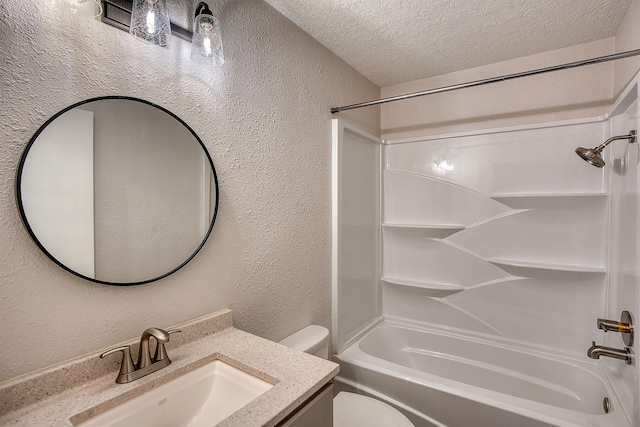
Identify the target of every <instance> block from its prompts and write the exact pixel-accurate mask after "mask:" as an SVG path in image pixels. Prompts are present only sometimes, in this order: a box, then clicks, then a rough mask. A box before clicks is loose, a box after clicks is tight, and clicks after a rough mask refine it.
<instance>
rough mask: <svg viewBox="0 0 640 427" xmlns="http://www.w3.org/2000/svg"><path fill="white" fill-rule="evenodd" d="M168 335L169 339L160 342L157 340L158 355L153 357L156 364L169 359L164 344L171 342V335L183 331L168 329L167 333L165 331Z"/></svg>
mask: <svg viewBox="0 0 640 427" xmlns="http://www.w3.org/2000/svg"><path fill="white" fill-rule="evenodd" d="M164 332H166V333H167V339H166V340H158V339H157V338H156V340H157V341H158V342H157V345H156V353H155V354H154V355H153V361H154V362H159V361H160V360H164V359H167V357H168V356H167V350H166V349H165V348H164V343H166V342H168V341H169V340H170V336H171V334H175V333H178V332H182V330H181V329H178V328H172V329H167V330H166V331H164Z"/></svg>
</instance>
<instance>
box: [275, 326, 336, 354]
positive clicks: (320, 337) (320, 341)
mask: <svg viewBox="0 0 640 427" xmlns="http://www.w3.org/2000/svg"><path fill="white" fill-rule="evenodd" d="M328 342H329V330H328V329H327V328H325V327H323V326H319V325H309V326H307V327H306V328H304V329H301V330H299V331H298V332H296V333H294V334H293V335H289V336H288V337H286V338H285V339H283V340H282V341H280V344H282V345H286V346H287V347H289V348H293V349H295V350H299V351H304V352H305V353H311V354H313V353H315V352H316V351H318V350H319V349H321V348H322V347H324V346H325V345H327V343H328Z"/></svg>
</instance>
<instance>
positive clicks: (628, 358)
mask: <svg viewBox="0 0 640 427" xmlns="http://www.w3.org/2000/svg"><path fill="white" fill-rule="evenodd" d="M587 356H589V357H590V358H592V359H600V356H605V357H612V358H614V359H619V360H624V361H625V363H626V364H627V365H633V353H632V352H631V349H630V348H629V347H625V348H623V349H617V348H613V347H605V346H603V345H596V342H595V341H591V347H589V350H587Z"/></svg>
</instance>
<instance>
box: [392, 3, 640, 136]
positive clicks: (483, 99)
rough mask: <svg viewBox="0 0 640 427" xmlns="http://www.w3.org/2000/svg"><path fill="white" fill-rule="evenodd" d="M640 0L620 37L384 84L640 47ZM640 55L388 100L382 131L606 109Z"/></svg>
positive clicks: (467, 75)
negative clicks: (487, 83) (443, 91)
mask: <svg viewBox="0 0 640 427" xmlns="http://www.w3.org/2000/svg"><path fill="white" fill-rule="evenodd" d="M638 28H640V0H634V1H633V2H632V4H631V6H630V7H629V10H628V11H627V14H626V16H625V19H624V21H623V23H622V25H621V26H620V28H619V30H618V33H617V34H616V36H615V37H612V38H609V39H604V40H599V41H596V42H592V43H587V44H584V45H579V46H573V47H569V48H565V49H559V50H555V51H550V52H544V53H541V54H538V55H532V56H527V57H523V58H518V59H515V60H511V61H505V62H501V63H496V64H491V65H487V66H483V67H478V68H473V69H469V70H463V71H459V72H455V73H451V74H446V75H442V76H437V77H433V78H428V79H423V80H416V81H412V82H408V83H404V84H400V85H396V86H390V87H384V88H382V96H383V97H389V96H395V95H401V94H406V93H412V92H418V91H422V90H428V89H433V88H438V87H443V86H449V85H454V84H459V83H465V82H470V81H475V80H481V79H486V78H489V77H496V76H502V75H507V74H512V73H518V72H523V71H527V70H533V69H538V68H543V67H548V66H552V65H558V64H564V63H568V62H572V61H578V60H581V59H587V58H593V57H598V56H603V55H609V54H612V53H616V52H622V51H627V50H633V49H639V48H640V31H638ZM639 69H640V57H634V58H627V59H623V60H617V61H613V62H607V63H603V64H598V65H589V66H585V67H581V68H575V69H572V70H564V71H558V72H552V73H547V74H542V75H537V76H532V77H525V78H521V79H515V80H510V81H506V82H500V83H495V84H490V85H486V86H480V87H474V88H467V89H462V90H458V91H452V92H447V93H442V94H437V95H428V96H424V97H421V98H415V99H411V100H406V101H398V102H392V103H388V104H383V105H382V107H381V108H382V120H381V123H382V136H383V137H384V138H386V139H398V138H411V137H419V136H424V135H437V134H445V133H452V132H464V131H470V130H479V129H489V128H496V127H504V126H513V125H522V124H529V123H541V122H548V121H556V120H567V119H574V118H580V117H591V116H598V115H601V114H606V113H607V112H608V111H609V109H610V107H611V104H612V102H613V99H615V97H616V96H617V95H618V94H619V93H620V92H621V91H622V90H623V89H624V87H625V85H626V84H627V83H629V81H631V79H632V78H633V77H634V76H635V74H636V73H637V72H638V70H639Z"/></svg>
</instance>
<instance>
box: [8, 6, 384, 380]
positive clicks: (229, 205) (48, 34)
mask: <svg viewBox="0 0 640 427" xmlns="http://www.w3.org/2000/svg"><path fill="white" fill-rule="evenodd" d="M170 3H171V5H170V7H172V9H171V12H172V13H173V15H174V17H175V18H176V19H177V20H178V21H184V25H186V24H187V18H186V17H188V16H191V15H192V13H193V9H194V7H195V5H196V3H197V2H196V1H195V0H193V1H190V0H189V1H186V0H184V1H181V2H177V1H175V2H173V1H172V2H170ZM212 6H214V8H215V10H214V13H216V14H217V15H218V17H219V19H220V20H221V25H222V31H223V37H224V43H225V46H224V48H225V55H226V59H227V63H226V64H225V65H224V66H223V67H221V68H213V69H208V68H202V67H200V66H197V65H195V64H193V63H191V62H190V61H188V60H187V58H188V48H189V44H188V43H186V42H183V41H181V40H178V39H174V40H173V45H172V47H171V48H170V49H162V48H158V47H155V46H149V45H146V44H144V43H141V42H139V41H136V40H134V39H133V38H132V37H131V36H129V35H128V34H127V33H125V32H122V31H120V30H117V29H115V28H113V27H109V26H107V25H104V24H102V23H100V22H97V21H93V20H81V21H77V20H75V18H72V17H69V16H62V15H61V14H60V13H59V12H58V11H57V10H56V9H54V8H53V7H52V6H51V5H50V2H44V1H37V0H5V1H2V2H0V47H1V49H0V52H1V53H0V81H1V82H2V85H1V86H0V99H2V102H3V108H2V109H0V135H1V139H2V144H0V217H1V218H2V223H3V227H2V228H0V241H2V242H3V244H2V245H1V246H0V265H1V267H0V300H1V304H2V310H0V324H1V325H2V328H1V331H0V342H2V343H3V345H2V346H1V347H0V380H2V379H7V378H11V377H14V376H16V375H20V374H24V373H26V372H30V371H33V370H35V369H39V368H42V367H44V366H48V365H51V364H53V363H56V362H60V361H63V360H66V359H69V358H72V357H75V356H78V355H81V354H84V353H87V352H90V351H95V350H98V349H102V348H105V347H107V346H108V345H111V344H113V343H116V342H120V341H122V340H125V339H130V338H134V337H136V336H139V334H140V333H141V332H142V331H143V330H144V329H145V328H146V327H149V326H151V325H154V326H159V327H162V326H168V325H171V324H175V323H178V322H181V321H184V320H187V319H191V318H194V317H197V316H199V315H202V314H205V313H210V312H212V311H215V310H218V309H220V308H223V307H229V308H231V309H232V310H234V319H235V323H236V325H237V326H238V327H240V328H242V329H245V330H247V331H249V332H253V333H256V334H258V335H261V336H264V337H267V338H270V339H275V340H279V339H281V338H283V337H284V336H285V335H287V334H289V333H291V332H294V331H295V330H296V329H298V328H301V327H303V326H305V325H307V324H309V323H318V324H321V325H324V326H327V327H328V326H330V300H331V296H330V293H331V286H330V273H331V265H330V249H331V244H330V241H331V234H330V224H331V221H330V215H331V210H330V194H331V192H330V185H331V178H330V170H331V169H330V163H331V162H330V159H331V143H330V141H331V123H330V118H331V115H330V113H329V108H330V107H331V106H336V105H345V104H349V103H352V102H354V100H363V99H374V98H377V97H378V96H379V88H377V87H376V86H375V85H373V84H372V83H370V82H369V81H368V80H366V79H365V78H363V77H362V76H361V75H359V74H358V73H357V72H355V71H354V70H353V69H352V68H350V67H349V66H347V65H346V64H345V63H344V62H342V61H341V60H339V59H338V58H337V57H336V56H334V55H333V54H331V53H330V52H329V51H328V50H326V49H325V48H323V47H322V46H320V45H319V44H318V43H317V42H316V41H315V40H313V39H312V38H311V37H310V36H308V35H307V34H305V33H303V32H302V31H301V30H300V29H299V28H298V27H296V26H295V25H293V24H292V23H291V22H289V21H288V20H286V19H285V18H283V17H282V16H281V15H279V14H278V13H277V12H275V11H274V10H273V9H272V8H270V7H269V6H267V5H266V4H265V3H263V2H262V1H258V0H227V1H223V2H216V3H214V4H212ZM102 95H128V96H134V97H140V98H144V99H146V100H149V101H151V102H154V103H156V104H159V105H161V106H163V107H165V108H167V109H169V110H170V111H172V112H173V113H175V114H177V115H178V116H180V117H181V118H183V119H184V120H185V121H186V122H187V123H188V124H189V125H190V126H191V127H192V128H193V129H194V131H195V132H196V133H197V134H198V135H199V136H200V138H201V139H202V140H203V142H204V144H205V145H206V146H207V148H208V150H209V152H210V154H211V156H212V158H213V161H214V163H215V166H216V168H217V171H218V177H219V180H220V208H219V209H220V210H219V215H218V219H217V221H216V226H215V228H214V230H213V233H212V235H211V237H210V240H209V242H208V243H207V244H206V245H205V247H204V248H203V250H202V251H201V252H200V253H199V254H198V256H196V257H195V258H194V259H193V260H192V261H191V263H189V264H188V265H187V266H186V267H185V268H183V269H182V270H180V271H179V272H177V273H176V274H174V275H172V276H170V277H168V278H166V279H163V280H161V281H158V282H154V283H151V284H147V285H141V286H135V287H112V286H101V285H97V284H95V283H91V282H88V281H84V280H81V279H79V278H77V277H75V276H73V275H71V274H69V273H67V272H65V271H63V270H62V269H60V268H59V267H57V266H56V265H55V264H54V263H53V262H51V261H50V260H49V259H48V258H47V257H46V256H45V255H44V254H42V253H41V252H40V251H39V250H38V248H37V247H36V245H35V244H34V243H33V242H32V241H31V239H30V237H29V235H28V234H27V232H26V230H25V228H24V226H23V225H22V222H21V220H20V217H19V214H18V210H17V208H16V202H15V193H14V183H15V173H16V168H17V165H18V162H19V159H20V155H21V153H22V151H23V149H24V147H25V146H26V144H27V142H28V141H29V139H30V138H31V136H32V135H33V133H34V132H35V131H36V130H37V129H38V128H39V127H40V126H41V125H42V124H43V123H44V122H45V120H46V119H47V118H48V117H50V116H51V115H53V114H54V113H56V112H58V111H59V110H61V109H62V108H64V107H66V106H67V105H69V104H72V103H75V102H77V101H79V100H82V99H86V98H90V97H94V96H102ZM343 117H344V118H346V119H347V120H349V121H350V122H352V123H354V124H356V125H357V126H359V127H361V128H363V129H365V130H367V131H369V132H370V133H374V134H377V133H378V132H379V110H378V109H376V108H373V109H363V110H360V111H357V112H353V113H351V114H344V115H343Z"/></svg>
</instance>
